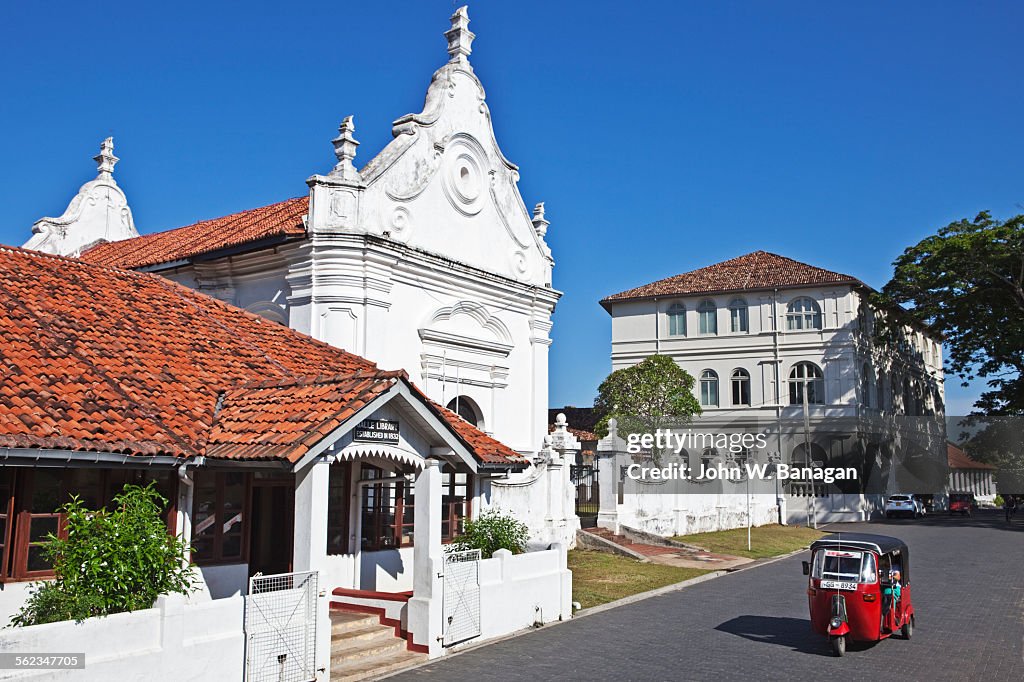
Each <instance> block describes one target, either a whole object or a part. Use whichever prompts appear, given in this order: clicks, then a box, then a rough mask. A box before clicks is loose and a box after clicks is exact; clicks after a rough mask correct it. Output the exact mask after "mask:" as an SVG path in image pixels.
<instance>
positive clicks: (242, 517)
mask: <svg viewBox="0 0 1024 682" xmlns="http://www.w3.org/2000/svg"><path fill="white" fill-rule="evenodd" d="M249 488H250V476H249V474H248V473H244V472H240V471H198V472H196V479H195V484H194V493H193V495H194V497H193V501H192V548H193V552H192V560H193V561H194V562H195V563H196V564H199V565H210V564H229V563H243V562H244V561H245V560H246V556H247V554H246V552H247V551H248V542H247V538H248V529H249V520H248V518H247V514H246V513H245V510H246V509H247V508H248V503H249Z"/></svg>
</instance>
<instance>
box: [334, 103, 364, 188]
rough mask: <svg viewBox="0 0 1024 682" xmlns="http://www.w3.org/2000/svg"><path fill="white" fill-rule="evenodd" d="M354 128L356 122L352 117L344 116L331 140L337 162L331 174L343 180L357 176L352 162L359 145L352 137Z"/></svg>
mask: <svg viewBox="0 0 1024 682" xmlns="http://www.w3.org/2000/svg"><path fill="white" fill-rule="evenodd" d="M355 130H356V124H355V123H353V122H352V117H351V116H346V117H345V120H343V121H342V122H341V125H340V126H338V136H337V137H336V138H334V139H333V140H331V142H332V143H333V144H334V155H335V156H337V157H338V163H337V165H335V166H334V170H333V171H332V172H331V175H334V176H341V178H342V179H344V180H354V179H356V178H357V177H358V176H359V173H358V172H357V171H356V167H355V166H354V165H353V164H352V159H354V158H356V147H358V146H359V143H358V142H357V141H356V138H354V137H352V133H354V132H355Z"/></svg>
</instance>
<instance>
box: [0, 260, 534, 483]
mask: <svg viewBox="0 0 1024 682" xmlns="http://www.w3.org/2000/svg"><path fill="white" fill-rule="evenodd" d="M398 381H402V382H406V383H407V384H408V380H407V379H406V377H405V374H404V372H384V371H381V370H379V369H377V367H376V365H374V364H373V363H371V362H370V361H368V360H365V359H363V358H361V357H359V356H357V355H352V354H351V353H347V352H345V351H343V350H340V349H338V348H334V347H333V346H329V345H327V344H325V343H322V342H320V341H316V340H315V339H313V338H310V337H308V336H305V335H304V334H300V333H298V332H296V331H294V330H292V329H289V328H288V327H285V326H283V325H279V324H276V323H273V322H269V321H267V320H265V319H263V318H261V317H259V316H256V315H252V314H250V313H247V312H245V311H243V310H239V309H238V308H234V307H232V306H229V305H227V304H226V303H223V302H221V301H218V300H216V299H213V298H210V297H208V296H205V295H203V294H199V293H197V292H195V291H192V290H191V289H188V288H186V287H184V286H181V285H178V284H175V283H174V282H171V281H169V280H167V279H164V278H162V277H159V276H157V275H150V274H144V273H137V272H131V271H127V270H120V269H117V268H107V267H100V266H93V265H88V264H85V263H82V262H80V261H76V260H72V259H68V258H60V257H58V256H49V255H45V254H41V253H36V252H33V251H26V250H23V249H15V248H9V247H0V447H4V446H6V447H11V448H50V449H66V450H78V451H95V452H119V453H125V454H129V455H169V456H176V457H187V456H193V455H205V456H208V457H219V458H231V459H267V458H285V459H288V460H290V461H293V462H294V461H297V460H298V459H299V458H300V457H301V456H302V454H303V453H305V452H306V451H308V449H309V447H311V446H312V445H313V444H314V443H315V442H317V441H319V440H320V439H321V438H322V437H323V436H324V435H326V434H328V433H330V432H331V431H333V430H334V429H335V428H337V426H339V425H340V424H341V423H343V422H344V421H345V420H346V419H348V418H349V417H351V416H352V415H353V414H355V412H356V411H358V410H359V409H360V408H361V407H363V406H364V405H366V404H367V403H369V402H370V401H371V400H373V398H375V397H376V396H378V395H381V394H382V393H384V392H386V391H387V390H388V389H390V388H391V387H392V386H394V385H395V383H396V382H398ZM408 385H409V386H410V388H413V390H415V388H414V387H412V384H408ZM433 407H435V408H436V406H433ZM437 409H438V410H439V413H440V414H441V415H442V416H443V417H444V418H445V420H446V421H447V422H448V423H449V424H452V422H453V419H454V420H457V419H458V417H457V416H455V415H454V414H453V413H450V412H449V411H447V410H443V409H441V408H437ZM446 413H447V414H446ZM453 431H455V432H456V433H457V435H458V436H459V437H460V438H461V439H462V440H463V441H465V442H466V443H467V444H469V446H470V449H471V451H472V450H475V451H476V452H475V453H474V454H476V456H477V457H478V458H479V459H480V460H481V461H485V462H496V461H501V462H505V463H514V462H518V461H521V460H522V458H521V457H520V456H519V455H518V454H516V453H515V452H514V451H512V450H511V449H509V448H508V447H506V446H504V445H502V444H501V443H498V442H497V441H495V440H494V439H492V438H490V437H488V436H486V435H485V434H483V433H481V432H480V431H478V430H477V429H476V428H475V427H473V426H470V425H469V424H466V423H465V422H462V423H461V424H458V425H454V424H453Z"/></svg>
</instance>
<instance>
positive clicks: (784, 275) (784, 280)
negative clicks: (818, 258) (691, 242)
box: [601, 251, 861, 307]
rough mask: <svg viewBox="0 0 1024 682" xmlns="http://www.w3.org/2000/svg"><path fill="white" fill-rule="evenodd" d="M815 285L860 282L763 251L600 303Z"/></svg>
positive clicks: (624, 293)
mask: <svg viewBox="0 0 1024 682" xmlns="http://www.w3.org/2000/svg"><path fill="white" fill-rule="evenodd" d="M815 284H861V282H860V280H858V279H857V278H855V277H851V276H850V275H844V274H841V273H838V272H832V271H831V270H823V269H822V268H816V267H814V266H813V265H807V264H806V263H801V262H800V261H795V260H793V259H792V258H786V257H785V256H779V255H777V254H774V253H768V252H767V251H755V252H753V253H748V254H746V255H745V256H739V257H738V258H733V259H731V260H727V261H723V262H721V263H715V264H714V265H709V266H707V267H704V268H700V269H699V270H692V271H690V272H684V273H683V274H681V275H675V276H673V277H668V278H666V279H662V280H658V281H657V282H652V283H651V284H645V285H644V286H642V287H637V288H635V289H630V290H629V291H623V292H621V293H618V294H612V295H611V296H608V297H607V298H605V299H604V300H603V301H601V303H602V305H604V304H605V302H615V301H625V300H630V299H637V298H651V297H654V296H685V295H688V294H710V293H720V292H728V291H748V290H758V289H785V288H789V287H798V286H810V285H815ZM606 307H607V306H606Z"/></svg>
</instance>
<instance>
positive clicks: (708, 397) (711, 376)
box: [700, 369, 718, 407]
mask: <svg viewBox="0 0 1024 682" xmlns="http://www.w3.org/2000/svg"><path fill="white" fill-rule="evenodd" d="M700 404H701V405H702V406H704V407H718V375H717V374H715V373H714V372H713V371H711V370H710V369H706V370H704V371H703V372H701V373H700Z"/></svg>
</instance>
